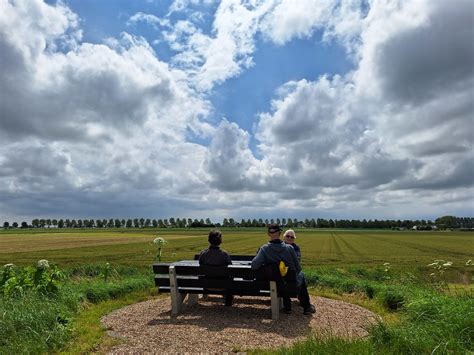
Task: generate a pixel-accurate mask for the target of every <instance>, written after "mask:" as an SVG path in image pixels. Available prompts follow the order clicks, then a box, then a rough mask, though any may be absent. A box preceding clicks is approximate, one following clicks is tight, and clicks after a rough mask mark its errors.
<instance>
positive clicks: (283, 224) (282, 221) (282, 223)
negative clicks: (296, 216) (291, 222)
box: [281, 218, 286, 227]
mask: <svg viewBox="0 0 474 355" xmlns="http://www.w3.org/2000/svg"><path fill="white" fill-rule="evenodd" d="M281 225H282V226H283V227H286V218H282V219H281Z"/></svg>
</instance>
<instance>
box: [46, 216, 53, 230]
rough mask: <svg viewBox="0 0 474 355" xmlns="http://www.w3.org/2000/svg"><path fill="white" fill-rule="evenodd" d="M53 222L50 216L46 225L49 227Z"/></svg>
mask: <svg viewBox="0 0 474 355" xmlns="http://www.w3.org/2000/svg"><path fill="white" fill-rule="evenodd" d="M51 224H52V223H51V219H49V218H48V219H47V220H46V225H47V226H48V228H50V227H51Z"/></svg>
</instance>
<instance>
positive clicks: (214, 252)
mask: <svg viewBox="0 0 474 355" xmlns="http://www.w3.org/2000/svg"><path fill="white" fill-rule="evenodd" d="M208 241H209V248H208V249H204V250H203V251H201V253H200V254H199V265H207V266H226V265H230V264H232V261H231V260H230V255H229V253H227V252H226V251H225V250H221V248H220V247H219V245H221V243H222V233H221V232H220V231H219V230H217V229H214V230H211V231H210V232H209V237H208ZM224 299H225V305H226V306H232V300H233V296H232V294H226V295H225V296H224Z"/></svg>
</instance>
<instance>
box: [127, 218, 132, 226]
mask: <svg viewBox="0 0 474 355" xmlns="http://www.w3.org/2000/svg"><path fill="white" fill-rule="evenodd" d="M126 226H127V228H132V226H133V224H132V220H131V219H130V218H129V219H127V224H126Z"/></svg>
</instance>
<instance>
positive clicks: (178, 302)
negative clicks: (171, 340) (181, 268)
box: [169, 266, 186, 316]
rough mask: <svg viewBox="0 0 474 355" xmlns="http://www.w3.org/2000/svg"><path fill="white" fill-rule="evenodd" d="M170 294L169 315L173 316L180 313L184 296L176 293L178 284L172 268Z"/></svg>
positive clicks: (172, 267) (171, 267) (170, 269)
mask: <svg viewBox="0 0 474 355" xmlns="http://www.w3.org/2000/svg"><path fill="white" fill-rule="evenodd" d="M169 272H170V294H171V315H173V316H175V315H178V314H179V313H180V312H181V308H182V305H183V299H184V296H186V295H181V294H180V293H179V292H178V282H177V279H176V270H175V268H174V266H170V268H169Z"/></svg>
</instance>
